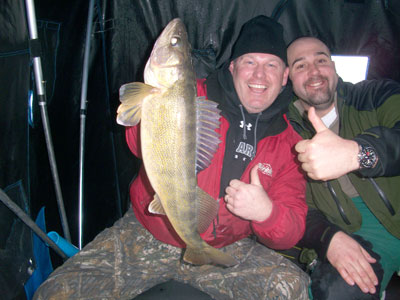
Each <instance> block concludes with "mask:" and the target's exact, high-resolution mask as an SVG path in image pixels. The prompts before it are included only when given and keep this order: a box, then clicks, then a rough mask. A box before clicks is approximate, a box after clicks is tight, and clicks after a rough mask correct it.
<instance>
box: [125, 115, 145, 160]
mask: <svg viewBox="0 0 400 300" xmlns="http://www.w3.org/2000/svg"><path fill="white" fill-rule="evenodd" d="M125 138H126V142H127V144H128V147H129V149H130V150H131V152H132V153H133V154H134V155H135V156H136V157H138V158H142V152H141V149H140V123H139V124H138V125H136V126H131V127H126V130H125Z"/></svg>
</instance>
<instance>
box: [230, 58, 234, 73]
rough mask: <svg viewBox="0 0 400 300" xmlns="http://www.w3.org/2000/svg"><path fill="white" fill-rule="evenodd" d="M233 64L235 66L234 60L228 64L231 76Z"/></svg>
mask: <svg viewBox="0 0 400 300" xmlns="http://www.w3.org/2000/svg"><path fill="white" fill-rule="evenodd" d="M234 64H235V61H234V60H232V61H231V63H230V64H229V71H230V72H231V74H232V75H233V68H234Z"/></svg>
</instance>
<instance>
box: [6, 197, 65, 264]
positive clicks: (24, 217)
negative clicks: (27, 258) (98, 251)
mask: <svg viewBox="0 0 400 300" xmlns="http://www.w3.org/2000/svg"><path fill="white" fill-rule="evenodd" d="M0 200H1V202H3V203H4V205H5V206H7V207H8V208H9V209H10V210H11V211H12V212H13V213H14V214H16V215H17V217H19V218H20V220H21V221H22V222H24V223H25V224H26V225H28V227H29V228H30V229H32V230H33V232H34V233H36V234H37V235H38V236H39V237H40V238H41V239H42V240H43V241H44V242H45V243H47V244H48V245H49V246H50V247H51V248H53V250H54V251H55V252H56V253H57V254H58V255H60V256H61V257H62V258H63V259H64V260H67V259H68V256H67V255H66V254H65V253H64V251H63V250H62V249H61V248H60V247H58V246H57V244H56V243H54V242H53V241H52V240H51V239H50V238H49V237H48V236H47V234H46V233H45V232H44V231H43V230H42V229H40V227H39V226H38V225H37V224H36V223H35V222H34V221H33V220H32V219H31V218H30V217H29V216H28V215H27V214H26V213H25V212H24V211H23V210H22V209H21V208H20V207H19V206H18V205H17V204H15V202H13V201H12V200H11V199H10V197H8V195H7V194H6V193H5V192H4V191H3V190H2V189H0Z"/></svg>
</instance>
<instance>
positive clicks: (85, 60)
mask: <svg viewBox="0 0 400 300" xmlns="http://www.w3.org/2000/svg"><path fill="white" fill-rule="evenodd" d="M93 10H94V0H90V3H89V13H88V20H87V28H86V42H85V55H84V58H83V73H82V90H81V110H80V134H79V140H80V146H79V249H82V241H83V181H84V180H83V177H84V154H85V130H86V112H87V109H86V107H87V102H88V101H87V99H86V97H87V85H88V73H89V54H90V43H91V36H92V24H93Z"/></svg>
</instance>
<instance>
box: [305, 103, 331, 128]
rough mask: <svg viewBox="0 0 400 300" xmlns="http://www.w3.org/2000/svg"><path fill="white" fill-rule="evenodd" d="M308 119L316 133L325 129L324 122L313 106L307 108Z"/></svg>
mask: <svg viewBox="0 0 400 300" xmlns="http://www.w3.org/2000/svg"><path fill="white" fill-rule="evenodd" d="M308 119H309V120H310V122H311V124H312V125H313V127H314V129H315V131H316V132H317V133H318V132H322V131H324V130H326V129H327V128H326V126H325V124H324V122H322V120H321V118H320V117H319V116H318V115H317V113H316V112H315V108H314V107H310V109H309V110H308Z"/></svg>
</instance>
